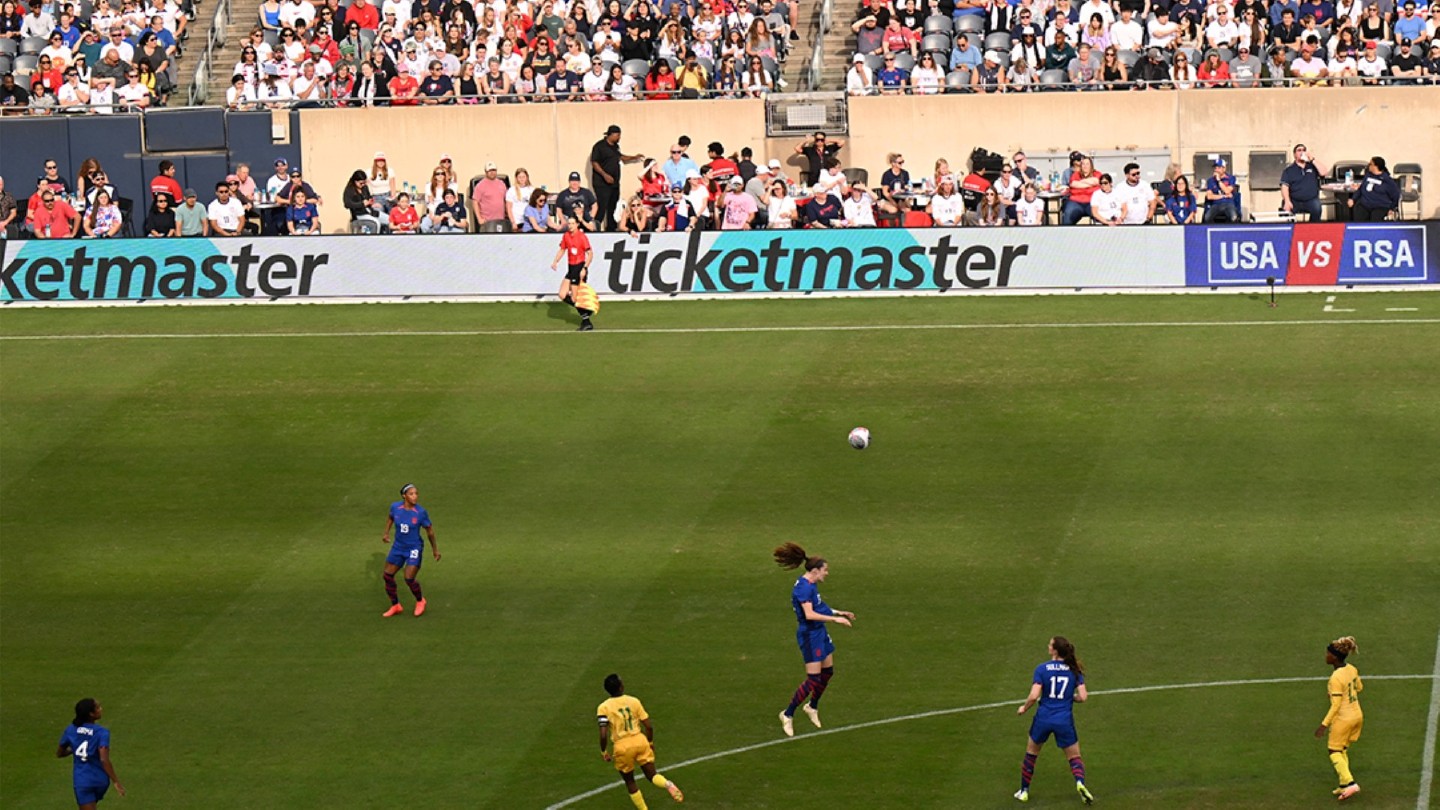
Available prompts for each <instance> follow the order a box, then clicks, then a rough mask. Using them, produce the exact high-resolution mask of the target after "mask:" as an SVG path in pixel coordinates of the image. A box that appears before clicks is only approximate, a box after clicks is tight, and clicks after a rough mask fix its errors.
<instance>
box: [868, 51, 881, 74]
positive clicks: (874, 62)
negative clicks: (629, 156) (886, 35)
mask: <svg viewBox="0 0 1440 810" xmlns="http://www.w3.org/2000/svg"><path fill="white" fill-rule="evenodd" d="M865 67H868V68H870V70H871V71H876V70H881V69H882V68H884V67H885V58H884V57H882V56H880V55H879V54H873V53H867V54H865Z"/></svg>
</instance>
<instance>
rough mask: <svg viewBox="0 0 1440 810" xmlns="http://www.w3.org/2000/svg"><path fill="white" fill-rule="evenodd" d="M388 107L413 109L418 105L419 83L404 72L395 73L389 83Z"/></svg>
mask: <svg viewBox="0 0 1440 810" xmlns="http://www.w3.org/2000/svg"><path fill="white" fill-rule="evenodd" d="M389 90H390V106H392V107H413V106H415V105H417V104H419V103H420V101H419V95H420V82H419V81H417V80H416V79H415V77H414V76H412V75H410V74H409V73H407V72H405V71H400V72H398V73H396V74H395V75H394V76H393V77H392V78H391V79H390V81H389Z"/></svg>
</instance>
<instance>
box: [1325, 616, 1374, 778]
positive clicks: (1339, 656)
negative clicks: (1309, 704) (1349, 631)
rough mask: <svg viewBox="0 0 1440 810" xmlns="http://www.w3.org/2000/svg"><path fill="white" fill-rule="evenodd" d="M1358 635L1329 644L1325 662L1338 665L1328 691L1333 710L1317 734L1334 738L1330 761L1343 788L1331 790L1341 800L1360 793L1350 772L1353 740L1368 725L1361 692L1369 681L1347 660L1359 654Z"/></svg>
mask: <svg viewBox="0 0 1440 810" xmlns="http://www.w3.org/2000/svg"><path fill="white" fill-rule="evenodd" d="M1357 649H1358V648H1357V647H1356V646H1355V638H1354V636H1344V637H1343V638H1337V639H1335V640H1334V641H1332V642H1330V644H1329V645H1327V646H1326V647H1325V663H1327V664H1329V665H1330V666H1331V667H1334V669H1335V672H1334V673H1333V674H1331V675H1330V683H1329V686H1328V687H1327V688H1326V690H1325V691H1326V692H1327V693H1328V694H1329V696H1330V711H1328V712H1326V713H1325V719H1324V720H1322V721H1320V727H1319V728H1317V729H1315V736H1316V737H1317V738H1323V737H1325V736H1326V735H1327V734H1328V735H1329V738H1330V743H1329V746H1328V747H1329V749H1330V764H1332V765H1334V766H1335V773H1336V775H1338V776H1339V777H1340V787H1338V788H1336V789H1335V790H1333V791H1331V792H1332V793H1334V794H1335V795H1336V796H1337V797H1339V799H1340V801H1342V802H1343V801H1345V800H1346V799H1348V798H1350V797H1351V796H1354V795H1355V794H1356V793H1359V792H1360V784H1359V783H1358V782H1356V781H1355V777H1354V776H1353V775H1351V773H1350V752H1349V749H1350V743H1353V742H1355V741H1356V740H1358V739H1360V727H1361V726H1363V725H1364V724H1365V715H1364V713H1363V712H1361V711H1360V692H1361V691H1362V690H1363V689H1364V688H1365V684H1363V683H1361V682H1360V670H1358V669H1356V668H1355V665H1354V664H1347V663H1345V659H1346V658H1349V657H1350V656H1351V655H1354V654H1355V651H1356V650H1357Z"/></svg>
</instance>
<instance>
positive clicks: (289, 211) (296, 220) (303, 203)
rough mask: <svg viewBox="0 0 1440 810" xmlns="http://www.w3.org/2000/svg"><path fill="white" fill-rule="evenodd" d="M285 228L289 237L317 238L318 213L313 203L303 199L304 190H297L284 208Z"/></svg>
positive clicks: (318, 226) (318, 231)
mask: <svg viewBox="0 0 1440 810" xmlns="http://www.w3.org/2000/svg"><path fill="white" fill-rule="evenodd" d="M285 228H286V233H288V234H289V235H290V236H319V235H320V212H319V211H318V210H317V209H316V208H315V203H312V202H310V201H309V200H308V199H306V198H305V189H303V188H297V189H295V193H294V194H293V195H292V196H291V198H290V204H289V205H288V206H286V207H285Z"/></svg>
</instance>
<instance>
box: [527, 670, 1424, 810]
mask: <svg viewBox="0 0 1440 810" xmlns="http://www.w3.org/2000/svg"><path fill="white" fill-rule="evenodd" d="M1436 665H1437V673H1440V651H1437V654H1436ZM1325 680H1328V678H1327V677H1325V676H1319V677H1316V676H1305V677H1299V678H1252V679H1248V680H1238V681H1203V682H1200V683H1168V684H1160V685H1158V686H1130V687H1126V688H1123V689H1101V690H1097V691H1094V692H1091V693H1090V696H1091V697H1099V696H1101V695H1133V694H1138V693H1141V692H1169V691H1174V690H1177V689H1211V688H1216V687H1223V686H1252V685H1257V684H1275V683H1303V682H1313V681H1325ZM1365 680H1367V681H1432V680H1433V681H1435V682H1436V683H1437V684H1440V674H1430V675H1366V676H1365ZM1437 688H1440V687H1437ZM1021 702H1022V701H1021V700H1020V699H1019V698H1016V699H1014V700H1002V701H998V702H995V703H979V704H976V705H974V706H961V707H958V708H954V709H936V710H934V711H928V712H920V713H918V714H906V715H901V716H899V717H887V718H885V719H883V720H871V721H869V722H866V723H855V724H853V725H848V726H838V727H836V728H828V729H824V730H822V731H816V732H812V733H809V734H801V735H799V736H796V737H776V738H775V739H773V740H766V741H765V742H761V743H755V744H753V745H742V746H740V747H739V748H731V749H730V750H728V751H718V752H716V753H714V754H706V755H704V756H701V757H695V758H694V759H687V760H685V761H684V762H677V763H675V764H674V765H666V766H665V767H664V769H663V770H665V771H678V770H680V769H681V768H686V767H689V766H691V765H698V764H700V763H702V762H709V761H711V760H714V759H724V758H726V757H733V756H737V755H739V754H748V753H750V752H751V751H759V750H760V749H762V748H770V747H772V746H776V745H786V744H788V743H797V742H801V741H803V740H813V739H815V738H816V737H824V736H826V735H828V734H843V733H845V732H847V731H859V730H860V729H862V728H874V727H876V726H889V725H894V724H895V723H905V722H908V721H911V720H924V719H926V718H929V717H943V716H945V715H951V714H965V713H967V712H978V711H984V710H986V709H1000V708H1005V707H1011V708H1013V707H1015V706H1019V705H1020V703H1021ZM1436 706H1437V704H1436V703H1435V699H1434V698H1432V700H1431V706H1430V708H1431V720H1434V719H1435V718H1434V715H1435V712H1436ZM1433 730H1434V725H1433V723H1432V725H1431V731H1432V734H1431V735H1430V738H1429V739H1428V740H1427V743H1428V744H1430V745H1431V746H1432V750H1433V743H1434V734H1433ZM776 733H777V734H778V733H779V730H778V729H776ZM1427 761H1428V760H1427ZM622 784H623V783H622V782H620V781H619V780H618V779H617V780H614V781H612V782H610V783H609V784H606V785H601V786H600V787H597V788H593V789H591V790H587V791H585V792H584V793H577V794H575V795H574V796H571V797H570V798H568V799H562V800H560V801H558V802H555V803H554V804H552V805H549V806H548V807H546V808H545V810H559V808H561V807H569V806H570V805H572V804H575V803H577V802H582V801H584V800H586V799H588V798H590V797H591V796H598V795H600V794H601V793H604V792H606V791H607V790H614V789H615V788H618V787H620V786H621V785H622ZM1422 798H1423V797H1422ZM1422 807H1423V805H1422Z"/></svg>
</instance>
